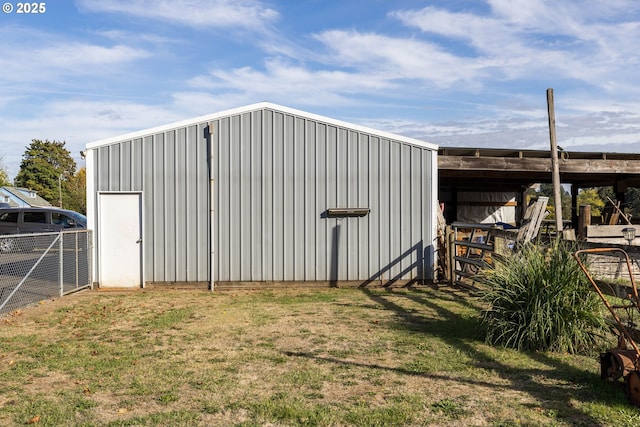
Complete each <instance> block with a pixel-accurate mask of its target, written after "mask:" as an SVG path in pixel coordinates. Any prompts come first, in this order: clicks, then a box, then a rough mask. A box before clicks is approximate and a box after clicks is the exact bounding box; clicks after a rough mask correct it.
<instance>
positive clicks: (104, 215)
mask: <svg viewBox="0 0 640 427" xmlns="http://www.w3.org/2000/svg"><path fill="white" fill-rule="evenodd" d="M141 202H142V195H141V194H139V193H100V195H99V199H98V209H99V214H98V258H99V264H98V266H99V267H98V268H99V275H100V279H99V280H100V287H101V288H134V287H138V288H139V287H141V286H142V227H141V224H142V203H141Z"/></svg>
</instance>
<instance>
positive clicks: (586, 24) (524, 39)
mask: <svg viewBox="0 0 640 427" xmlns="http://www.w3.org/2000/svg"><path fill="white" fill-rule="evenodd" d="M489 4H490V6H491V13H490V14H488V15H479V14H472V13H463V12H451V11H448V10H445V9H441V8H436V7H426V8H423V9H420V10H398V11H394V12H392V13H390V16H391V17H394V18H396V19H398V20H399V21H400V22H401V23H403V24H404V25H406V26H409V27H412V28H417V29H419V30H420V31H421V32H423V34H425V35H427V36H428V35H429V34H433V35H437V36H443V37H445V38H449V39H451V40H455V41H458V42H461V43H463V44H464V45H466V46H467V47H468V55H467V56H461V57H460V58H459V59H460V60H461V61H463V60H464V61H466V62H467V63H468V65H472V66H473V65H474V64H475V65H476V67H475V68H478V69H487V70H488V69H491V71H492V73H491V75H490V78H491V79H492V80H493V79H495V77H496V76H498V77H500V76H502V77H504V78H506V79H511V80H515V79H523V78H530V79H537V78H544V77H546V78H548V79H550V80H551V79H553V80H558V79H576V80H580V81H583V82H586V83H588V84H591V85H593V86H595V87H599V88H601V89H603V90H611V89H617V88H616V86H615V85H608V86H607V85H606V83H607V79H608V77H609V76H610V73H611V70H613V69H618V70H621V71H622V72H623V74H624V76H623V77H622V78H623V79H626V81H625V82H624V83H621V84H620V87H619V89H618V90H620V91H622V92H624V91H625V90H626V88H629V87H630V86H635V78H633V80H634V82H633V83H632V82H631V81H630V79H631V78H632V77H631V76H632V75H634V74H635V69H636V67H637V65H638V62H639V59H638V58H639V57H638V52H637V49H635V46H634V44H633V43H629V40H635V39H637V38H638V37H640V24H639V23H638V22H637V21H628V19H632V18H629V16H633V15H629V10H630V9H632V8H637V6H636V5H635V3H632V2H630V1H622V0H621V1H616V2H612V3H611V5H610V4H609V2H607V3H606V4H604V3H603V4H602V5H597V4H590V5H589V7H584V5H582V4H581V3H576V2H553V1H549V0H538V1H536V0H517V1H514V0H489ZM610 6H611V7H610ZM611 17H616V18H617V19H616V21H615V22H616V23H615V24H614V23H609V21H608V19H609V18H611ZM596 20H597V22H594V21H596ZM486 76H489V74H488V73H486V74H485V75H484V76H483V75H481V74H480V75H478V77H480V78H482V77H486ZM483 80H484V79H483Z"/></svg>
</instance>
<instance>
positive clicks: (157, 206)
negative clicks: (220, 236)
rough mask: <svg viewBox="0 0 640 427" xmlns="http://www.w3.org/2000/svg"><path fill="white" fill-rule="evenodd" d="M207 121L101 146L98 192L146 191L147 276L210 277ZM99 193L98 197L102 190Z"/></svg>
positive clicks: (96, 181)
mask: <svg viewBox="0 0 640 427" xmlns="http://www.w3.org/2000/svg"><path fill="white" fill-rule="evenodd" d="M206 126H207V124H206V123H203V124H198V125H193V126H187V127H182V128H178V129H173V130H169V131H166V132H163V133H159V134H155V135H148V136H145V137H143V138H138V139H133V140H127V141H122V142H118V143H114V144H110V145H107V146H104V147H99V148H97V149H96V156H95V160H94V161H95V166H96V167H95V170H96V173H95V175H94V185H95V189H96V191H97V192H104V191H111V192H129V191H139V192H142V199H143V219H142V224H143V243H142V244H143V252H144V255H143V257H144V261H145V263H144V276H145V280H146V281H150V282H206V281H208V280H209V253H210V250H209V165H208V162H209V152H208V139H207V137H206V134H205V132H206ZM94 197H96V200H97V194H96V195H94ZM104 232H108V230H105V231H104ZM97 238H99V234H98V237H97ZM98 268H99V266H98Z"/></svg>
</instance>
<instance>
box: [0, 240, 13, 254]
mask: <svg viewBox="0 0 640 427" xmlns="http://www.w3.org/2000/svg"><path fill="white" fill-rule="evenodd" d="M15 248H16V241H15V239H11V238H1V237H0V252H11V251H13V250H15Z"/></svg>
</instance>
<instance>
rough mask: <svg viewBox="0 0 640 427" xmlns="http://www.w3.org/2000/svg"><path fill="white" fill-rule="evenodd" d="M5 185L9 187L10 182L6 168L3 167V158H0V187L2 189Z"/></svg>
mask: <svg viewBox="0 0 640 427" xmlns="http://www.w3.org/2000/svg"><path fill="white" fill-rule="evenodd" d="M5 185H11V181H10V180H9V173H8V172H7V168H6V166H5V165H4V156H0V187H4V186H5Z"/></svg>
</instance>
